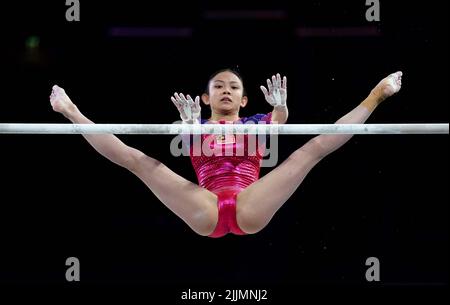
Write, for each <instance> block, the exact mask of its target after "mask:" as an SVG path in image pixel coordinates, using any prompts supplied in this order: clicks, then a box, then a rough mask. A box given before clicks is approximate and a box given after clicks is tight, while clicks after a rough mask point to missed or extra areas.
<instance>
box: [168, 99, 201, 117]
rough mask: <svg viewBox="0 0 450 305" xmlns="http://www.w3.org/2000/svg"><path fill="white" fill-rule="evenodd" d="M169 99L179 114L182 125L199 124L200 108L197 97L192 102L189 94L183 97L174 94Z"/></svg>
mask: <svg viewBox="0 0 450 305" xmlns="http://www.w3.org/2000/svg"><path fill="white" fill-rule="evenodd" d="M170 99H171V100H172V102H173V103H174V104H175V106H176V107H177V109H178V111H179V112H180V117H181V119H182V120H183V123H188V124H193V123H200V121H199V118H200V112H201V108H200V97H199V96H197V97H196V98H195V102H194V101H193V100H192V98H191V97H190V96H189V94H188V95H186V97H185V96H184V95H183V93H180V94H178V93H176V92H175V94H174V95H173V96H172V97H171V98H170Z"/></svg>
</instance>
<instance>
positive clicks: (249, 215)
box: [236, 208, 270, 234]
mask: <svg viewBox="0 0 450 305" xmlns="http://www.w3.org/2000/svg"><path fill="white" fill-rule="evenodd" d="M236 221H237V224H238V226H239V228H240V229H241V230H242V231H244V232H245V233H247V234H256V233H258V232H260V231H261V230H262V229H264V228H265V227H266V226H267V224H268V223H269V221H270V218H267V217H264V215H259V214H258V213H255V212H254V211H248V209H245V208H237V209H236Z"/></svg>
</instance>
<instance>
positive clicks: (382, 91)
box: [372, 71, 403, 102]
mask: <svg viewBox="0 0 450 305" xmlns="http://www.w3.org/2000/svg"><path fill="white" fill-rule="evenodd" d="M402 75H403V73H402V72H401V71H398V72H395V73H392V74H390V75H389V76H387V77H385V78H384V79H382V80H381V81H380V82H379V83H378V85H376V86H375V88H373V90H372V94H373V95H374V96H375V97H376V98H377V99H378V101H379V102H382V101H384V100H385V99H387V98H388V97H390V96H392V95H394V94H395V93H397V92H399V91H400V88H401V87H402Z"/></svg>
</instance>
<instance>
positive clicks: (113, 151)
mask: <svg viewBox="0 0 450 305" xmlns="http://www.w3.org/2000/svg"><path fill="white" fill-rule="evenodd" d="M50 103H51V105H52V107H53V110H54V111H56V112H59V113H61V114H63V115H64V116H65V117H66V118H67V119H69V120H70V121H71V122H72V123H74V124H94V122H92V121H91V120H89V119H88V118H87V117H85V116H84V115H83V114H82V113H81V112H80V111H79V110H78V107H77V106H76V105H75V104H74V103H73V102H72V101H71V100H70V98H69V96H68V95H67V94H66V92H65V91H64V89H62V88H60V87H58V86H56V85H55V86H53V90H52V94H51V95H50ZM83 137H84V138H85V139H86V140H87V141H88V142H89V144H91V145H92V147H94V148H95V150H96V151H97V152H99V153H100V154H101V155H102V156H104V157H105V158H107V159H108V160H110V161H112V162H114V163H116V164H118V165H120V166H122V167H124V168H126V169H128V170H130V171H135V170H136V169H137V166H138V163H139V162H138V161H139V159H140V158H142V157H144V156H145V154H144V153H142V152H141V151H139V150H137V149H134V148H132V147H129V146H127V145H125V144H124V143H123V142H122V141H120V140H119V139H118V138H117V137H116V136H114V135H112V134H95V135H94V134H83Z"/></svg>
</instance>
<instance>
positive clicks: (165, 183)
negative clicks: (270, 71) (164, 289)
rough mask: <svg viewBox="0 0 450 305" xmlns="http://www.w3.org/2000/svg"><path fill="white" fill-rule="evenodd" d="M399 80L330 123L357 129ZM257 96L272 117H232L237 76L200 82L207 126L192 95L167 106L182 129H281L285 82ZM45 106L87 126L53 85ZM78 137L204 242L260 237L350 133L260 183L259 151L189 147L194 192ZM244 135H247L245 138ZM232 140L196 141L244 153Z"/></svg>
mask: <svg viewBox="0 0 450 305" xmlns="http://www.w3.org/2000/svg"><path fill="white" fill-rule="evenodd" d="M401 77H402V72H400V71H399V72H396V73H393V74H390V75H389V76H387V77H386V78H384V79H382V80H381V81H380V82H379V83H378V84H377V85H376V86H375V87H374V88H373V89H372V90H371V91H370V93H369V95H368V96H367V98H366V99H365V100H363V101H362V102H361V103H360V104H359V105H358V106H357V107H356V108H354V109H353V110H352V111H350V112H349V113H347V114H346V115H345V116H343V117H342V118H340V119H339V120H338V121H337V122H336V123H337V124H361V123H364V122H365V121H366V120H367V119H368V118H369V116H370V115H371V113H372V112H373V111H374V109H375V108H376V107H377V106H378V105H379V104H380V103H381V102H383V101H384V100H385V99H386V98H388V97H390V96H392V95H393V94H395V93H397V92H398V91H399V90H400V88H401ZM261 90H262V92H263V94H264V97H265V99H266V101H267V102H268V103H269V104H270V105H271V106H273V111H272V112H270V113H268V114H256V115H254V116H251V117H243V118H241V117H240V116H239V110H240V108H241V107H245V106H246V105H247V102H248V97H247V95H246V93H245V89H244V84H243V80H242V78H241V76H240V75H239V73H238V72H237V71H235V70H233V69H224V70H220V71H217V72H216V73H214V74H213V75H212V76H211V77H210V79H209V81H208V83H207V88H206V91H205V93H204V94H202V96H201V100H202V102H203V103H204V104H205V105H207V106H209V107H210V108H211V117H210V118H209V120H205V119H201V117H200V112H201V107H200V97H199V96H197V97H196V98H195V99H194V100H193V99H192V98H191V97H190V96H189V95H186V96H185V95H183V94H178V93H175V94H174V95H173V96H172V97H171V100H172V102H173V103H174V104H175V106H176V107H177V109H178V111H179V112H180V116H181V119H182V120H183V124H218V123H219V124H223V123H228V124H232V123H233V124H234V123H247V122H254V123H258V122H266V123H278V124H284V123H286V120H287V118H288V108H287V105H286V100H287V79H286V77H283V78H281V76H280V74H277V75H275V76H272V78H271V79H268V80H267V88H265V87H264V86H261ZM50 103H51V106H52V108H53V110H54V111H56V112H58V113H61V114H63V115H64V116H65V117H66V118H67V119H69V120H70V121H71V122H72V123H75V124H94V123H93V122H92V121H91V120H89V119H88V118H86V117H85V116H84V115H83V114H82V113H81V112H80V110H79V109H78V107H77V106H76V105H75V104H74V103H73V102H72V101H71V99H70V98H69V96H68V95H67V94H66V92H65V91H64V89H62V88H60V87H58V86H57V85H55V86H53V88H52V93H51V95H50ZM83 136H84V137H85V139H86V140H87V141H88V142H89V144H91V145H92V146H93V147H94V148H95V150H97V151H98V152H99V153H100V154H101V155H103V156H104V157H106V158H107V159H109V160H110V161H112V162H114V163H116V164H118V165H120V166H122V167H124V168H126V169H128V170H129V171H130V172H132V173H133V174H135V175H136V176H137V177H139V178H140V179H141V180H142V181H143V182H144V183H145V184H146V185H147V186H148V188H149V189H150V190H151V191H152V192H153V194H154V195H155V196H156V197H157V198H158V199H159V200H160V201H161V202H162V203H163V204H164V205H165V206H166V207H168V208H169V209H170V210H171V211H172V212H174V213H175V214H176V215H177V216H178V217H180V218H181V219H182V220H183V221H184V222H185V223H186V224H187V225H188V226H189V227H190V228H191V229H192V230H193V231H194V232H196V233H197V234H199V235H202V236H209V237H222V236H224V235H226V234H228V233H233V234H236V235H244V234H254V233H257V232H259V231H261V230H262V229H263V228H264V227H266V226H267V224H268V223H269V222H270V220H271V219H272V217H273V216H274V214H275V213H276V212H277V210H278V209H279V208H280V207H281V206H282V205H283V204H284V203H285V202H286V201H287V200H288V199H289V197H290V196H291V195H292V194H293V193H294V192H295V190H296V189H297V188H298V187H299V185H300V184H301V183H302V181H303V179H304V178H305V176H306V175H307V174H308V172H309V171H310V170H311V169H312V168H313V167H314V166H315V165H316V164H317V163H318V162H319V161H320V160H322V159H323V158H324V157H325V156H327V155H328V154H330V153H331V152H333V151H335V150H336V149H338V148H339V147H341V146H342V145H343V144H345V143H346V142H347V141H348V140H349V139H350V138H351V137H352V135H349V134H331V135H325V134H323V135H318V136H316V137H314V138H312V139H311V140H309V141H308V142H307V143H306V144H304V145H303V146H302V147H300V148H299V149H297V150H296V151H294V152H293V153H292V154H291V155H290V156H289V157H288V158H287V159H286V160H285V161H284V162H283V163H281V164H280V165H278V166H277V167H276V168H274V169H273V170H272V171H271V172H269V173H268V174H266V175H265V176H264V177H262V178H261V179H259V171H260V166H261V161H262V155H261V154H260V153H259V151H258V153H256V154H252V155H250V154H248V155H245V154H244V155H239V156H238V155H232V156H229V155H227V154H225V155H223V154H219V155H217V154H213V155H210V156H206V155H204V154H203V153H202V152H201V153H200V155H199V154H194V153H193V146H194V145H190V146H188V147H189V148H190V152H191V162H192V165H193V167H194V169H195V172H196V174H197V178H198V180H199V185H197V184H194V183H192V182H190V181H188V180H186V179H184V178H183V177H181V176H179V175H178V174H176V173H174V172H173V171H172V170H170V169H169V168H168V167H167V166H165V165H164V164H162V163H161V162H159V161H158V160H155V159H154V158H152V157H150V156H147V155H146V154H144V153H142V152H141V151H139V150H137V149H134V148H132V147H130V146H127V145H125V144H124V143H123V142H122V141H120V140H119V139H118V138H117V137H116V136H114V135H112V134H83ZM247 136H250V135H245V137H247ZM253 136H254V135H253ZM192 138H193V136H190V137H189V139H190V140H192ZM236 139H237V137H236V138H235V137H233V136H232V135H231V136H230V135H228V136H226V137H223V136H220V135H219V136H216V135H205V134H202V135H201V136H200V140H201V141H202V142H203V141H209V146H210V147H211V148H219V150H221V149H222V148H223V147H225V146H227V145H232V146H234V148H236V146H239V145H244V151H245V152H248V149H247V147H246V145H247V143H249V142H248V139H246V141H243V142H242V143H239V141H236ZM183 142H190V141H185V137H184V138H183ZM186 144H187V145H189V144H192V143H186ZM260 144H261V143H259V144H258V145H260ZM214 151H217V150H214Z"/></svg>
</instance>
